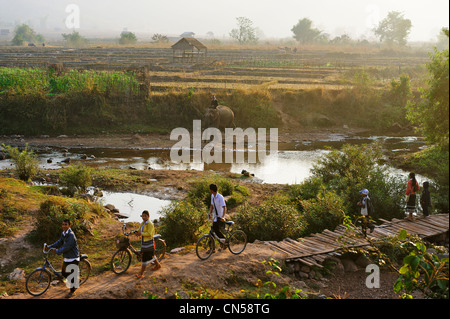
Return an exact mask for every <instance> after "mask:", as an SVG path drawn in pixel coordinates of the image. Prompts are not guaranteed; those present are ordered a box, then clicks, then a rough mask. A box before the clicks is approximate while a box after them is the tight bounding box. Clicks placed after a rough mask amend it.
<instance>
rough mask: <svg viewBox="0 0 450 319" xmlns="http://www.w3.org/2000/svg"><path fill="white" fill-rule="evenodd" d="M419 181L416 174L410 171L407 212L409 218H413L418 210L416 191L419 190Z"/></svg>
mask: <svg viewBox="0 0 450 319" xmlns="http://www.w3.org/2000/svg"><path fill="white" fill-rule="evenodd" d="M419 189H420V187H419V183H418V182H417V180H416V174H414V173H409V180H408V184H407V185H406V193H405V195H406V212H407V213H408V219H409V220H412V219H413V213H414V212H415V211H416V196H417V195H416V193H417V192H418V191H419Z"/></svg>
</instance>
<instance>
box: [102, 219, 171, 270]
mask: <svg viewBox="0 0 450 319" xmlns="http://www.w3.org/2000/svg"><path fill="white" fill-rule="evenodd" d="M125 229H126V224H123V227H122V232H123V234H124V235H125V238H123V239H118V240H117V241H116V247H117V248H118V250H117V251H116V252H115V253H114V254H113V256H112V257H111V261H110V266H111V270H112V271H113V272H114V273H116V274H118V275H119V274H122V273H124V272H125V271H127V270H128V268H130V265H131V261H132V259H133V256H132V254H135V255H136V257H137V260H138V261H139V262H140V261H141V259H142V254H141V251H140V250H136V249H134V247H133V245H131V242H130V239H129V238H128V236H130V235H131V234H134V233H137V232H138V230H137V229H134V230H131V231H129V232H128V233H126V232H125ZM153 240H154V245H155V255H154V257H156V258H157V259H158V260H159V261H161V260H162V259H164V256H165V254H166V242H165V241H164V239H162V238H161V235H160V234H156V235H154V236H153Z"/></svg>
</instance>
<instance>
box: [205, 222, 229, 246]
mask: <svg viewBox="0 0 450 319" xmlns="http://www.w3.org/2000/svg"><path fill="white" fill-rule="evenodd" d="M233 225H234V222H233V221H228V222H225V226H224V227H223V231H222V233H223V235H224V236H225V242H228V238H229V237H230V233H231V231H230V228H231V227H232V226H233ZM209 233H210V234H211V235H212V236H213V237H214V238H215V239H217V241H219V242H220V238H219V236H217V234H216V233H215V232H214V230H213V222H212V221H211V228H210V230H209Z"/></svg>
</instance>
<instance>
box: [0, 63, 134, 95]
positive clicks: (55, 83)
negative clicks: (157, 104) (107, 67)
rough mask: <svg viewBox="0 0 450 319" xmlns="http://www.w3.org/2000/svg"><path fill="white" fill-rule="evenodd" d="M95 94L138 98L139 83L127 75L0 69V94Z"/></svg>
mask: <svg viewBox="0 0 450 319" xmlns="http://www.w3.org/2000/svg"><path fill="white" fill-rule="evenodd" d="M89 89H90V90H96V91H99V92H104V93H111V92H114V93H120V94H127V95H132V94H138V93H139V82H138V80H137V79H136V77H135V76H134V75H132V74H128V73H126V72H121V71H116V72H107V71H92V70H83V71H78V70H69V71H67V72H64V73H61V74H59V75H56V74H55V72H54V71H53V70H52V69H43V68H29V69H22V68H6V67H2V68H0V93H1V94H6V93H8V94H15V93H20V94H27V93H36V92H41V93H44V94H49V95H52V94H61V93H73V92H83V91H86V90H89Z"/></svg>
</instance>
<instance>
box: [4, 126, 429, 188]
mask: <svg viewBox="0 0 450 319" xmlns="http://www.w3.org/2000/svg"><path fill="white" fill-rule="evenodd" d="M374 141H382V142H383V146H384V148H386V149H388V150H391V151H394V152H398V153H412V152H416V151H418V150H420V149H422V148H423V147H424V145H425V142H424V140H423V139H422V138H420V137H415V136H405V137H390V136H351V137H349V136H344V135H342V134H330V136H329V138H327V139H325V140H321V141H311V140H298V141H293V142H292V143H284V144H282V143H279V150H278V152H277V154H273V155H268V156H267V157H266V160H265V161H264V162H262V163H257V164H249V163H243V164H238V163H233V164H226V163H222V164H218V163H211V164H204V163H195V162H193V161H191V163H174V162H172V161H171V160H170V149H168V148H167V149H118V148H71V149H68V150H65V149H58V148H48V147H46V148H44V149H41V150H37V151H36V153H37V154H38V155H39V161H40V167H42V168H45V169H56V168H60V167H63V166H65V165H67V164H66V163H64V160H66V159H67V158H70V163H78V162H81V163H83V164H85V165H89V166H91V167H98V168H121V169H136V170H146V169H154V170H199V171H206V170H212V171H226V172H232V173H241V171H242V170H247V171H249V172H250V173H253V174H255V177H256V178H258V179H259V180H261V181H262V182H264V183H280V184H293V183H300V182H302V181H304V180H305V179H306V178H307V177H308V176H309V175H310V169H311V168H312V166H313V164H314V163H315V162H316V161H317V159H318V158H319V157H320V156H322V155H324V154H326V153H327V152H328V149H329V148H333V149H339V148H341V147H342V145H344V144H353V145H354V144H357V145H361V144H368V143H373V142H374ZM222 155H223V159H224V161H225V153H223V154H222ZM236 156H237V152H236V151H235V154H234V157H235V158H236ZM245 158H248V152H245ZM11 166H12V163H11V161H10V160H0V169H3V168H11ZM403 174H405V173H404V172H403Z"/></svg>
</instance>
